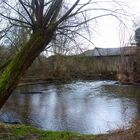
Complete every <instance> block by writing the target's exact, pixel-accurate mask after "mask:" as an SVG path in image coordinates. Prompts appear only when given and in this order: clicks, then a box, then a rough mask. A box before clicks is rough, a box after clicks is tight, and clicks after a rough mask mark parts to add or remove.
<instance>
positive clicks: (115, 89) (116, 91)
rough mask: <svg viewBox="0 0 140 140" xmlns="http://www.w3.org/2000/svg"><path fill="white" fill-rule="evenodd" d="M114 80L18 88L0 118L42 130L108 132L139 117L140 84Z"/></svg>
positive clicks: (87, 132)
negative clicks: (122, 82)
mask: <svg viewBox="0 0 140 140" xmlns="http://www.w3.org/2000/svg"><path fill="white" fill-rule="evenodd" d="M115 83H116V82H115V81H82V82H80V81H77V82H72V83H69V84H38V85H30V86H24V87H19V88H18V89H16V91H15V93H14V94H13V95H12V96H11V97H10V99H9V100H8V102H7V103H6V104H5V106H4V107H3V108H2V110H1V112H0V121H4V122H11V123H12V122H18V123H25V124H31V125H33V126H36V127H39V128H42V129H44V130H67V131H76V132H80V133H85V134H97V133H107V132H109V131H112V130H115V129H118V128H120V127H121V128H122V127H125V126H128V124H129V122H131V121H133V120H134V119H137V118H138V117H140V87H139V86H130V85H129V86H125V85H119V84H115ZM33 93H34V94H33Z"/></svg>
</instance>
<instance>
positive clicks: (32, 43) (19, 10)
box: [0, 0, 125, 108]
mask: <svg viewBox="0 0 140 140" xmlns="http://www.w3.org/2000/svg"><path fill="white" fill-rule="evenodd" d="M100 2H101V3H102V2H103V1H100ZM105 3H112V4H111V5H112V6H113V10H112V9H110V8H109V7H107V8H102V7H100V4H99V1H94V0H86V1H82V0H75V1H73V2H70V3H68V2H67V1H66V0H15V1H11V0H1V1H0V17H1V18H2V19H4V22H5V23H9V24H10V25H11V26H13V27H14V26H17V27H22V28H25V29H28V30H30V32H31V35H30V37H29V38H28V41H27V43H26V44H25V45H23V46H22V47H20V49H19V51H18V53H17V54H16V55H15V56H14V57H13V58H12V60H11V61H10V63H9V65H8V66H7V67H6V69H5V70H4V72H3V74H2V75H1V77H0V108H1V107H2V106H3V105H4V103H5V102H6V100H7V99H8V97H9V96H10V95H11V93H12V91H13V90H14V89H15V87H16V86H17V83H18V81H19V79H20V77H21V76H22V75H23V73H24V72H25V71H26V70H27V68H28V67H29V66H30V65H31V64H32V62H33V61H34V60H35V58H36V57H37V56H39V54H40V53H41V52H42V51H43V50H44V49H48V48H49V47H50V46H51V45H49V44H50V42H51V41H52V40H53V39H54V38H58V37H57V36H60V35H61V36H65V37H67V38H69V39H71V40H73V41H75V38H74V36H73V35H74V34H76V35H79V36H81V37H83V38H85V39H86V37H85V36H84V35H83V34H82V33H80V32H79V31H81V30H83V28H84V29H87V31H88V28H87V26H88V23H89V22H90V21H93V20H97V19H98V18H100V17H104V16H114V17H116V18H118V19H119V20H120V22H122V21H121V17H122V16H125V15H124V14H123V13H121V7H120V5H119V3H118V2H116V1H113V2H111V1H106V2H105ZM115 5H117V7H118V6H119V8H116V7H115ZM97 11H100V12H97ZM88 13H89V16H87V15H88ZM96 13H97V14H96ZM19 15H20V17H21V18H19Z"/></svg>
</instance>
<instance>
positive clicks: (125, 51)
mask: <svg viewBox="0 0 140 140" xmlns="http://www.w3.org/2000/svg"><path fill="white" fill-rule="evenodd" d="M135 52H136V47H121V48H95V49H93V50H87V51H85V52H84V53H82V55H85V56H116V55H132V54H134V53H135Z"/></svg>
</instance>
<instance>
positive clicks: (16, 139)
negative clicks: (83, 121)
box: [0, 121, 140, 140]
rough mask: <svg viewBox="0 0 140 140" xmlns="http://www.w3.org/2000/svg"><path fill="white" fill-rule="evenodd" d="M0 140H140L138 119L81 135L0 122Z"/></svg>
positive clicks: (139, 122)
mask: <svg viewBox="0 0 140 140" xmlns="http://www.w3.org/2000/svg"><path fill="white" fill-rule="evenodd" d="M0 139H1V140H140V121H137V122H135V123H133V125H132V127H131V128H129V129H127V130H123V129H122V130H118V131H116V132H112V133H109V134H104V135H82V134H79V133H72V132H65V131H56V132H53V131H43V130H40V129H37V128H34V127H31V126H25V125H16V124H15V125H11V124H4V123H0Z"/></svg>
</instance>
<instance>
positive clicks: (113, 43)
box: [92, 0, 140, 48]
mask: <svg viewBox="0 0 140 140" xmlns="http://www.w3.org/2000/svg"><path fill="white" fill-rule="evenodd" d="M120 1H122V2H126V3H127V4H128V9H126V10H127V12H129V13H131V14H132V15H131V16H129V20H130V21H124V22H125V24H126V26H127V28H125V27H123V26H122V27H121V30H120V27H119V21H118V20H117V19H115V18H114V17H104V18H100V20H99V21H98V26H99V27H98V31H99V34H98V35H96V36H94V38H92V41H93V42H94V43H95V44H96V46H97V47H106V48H108V47H121V46H124V45H125V44H127V43H128V42H129V38H130V35H132V34H133V33H134V31H133V30H134V29H135V28H134V27H133V22H132V21H131V20H132V19H135V21H136V23H140V20H139V18H140V0H120ZM138 20H139V21H138ZM120 41H121V42H120Z"/></svg>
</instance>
